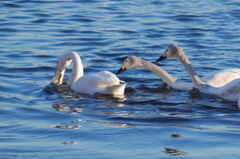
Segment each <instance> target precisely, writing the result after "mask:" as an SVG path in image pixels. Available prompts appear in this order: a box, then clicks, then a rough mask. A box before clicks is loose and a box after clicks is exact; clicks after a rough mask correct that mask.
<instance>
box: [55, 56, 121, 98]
mask: <svg viewBox="0 0 240 159" xmlns="http://www.w3.org/2000/svg"><path fill="white" fill-rule="evenodd" d="M71 62H73V69H72V73H71V76H70V78H69V79H68V81H67V85H69V86H71V89H72V90H73V91H75V92H78V93H84V94H90V95H92V94H95V93H102V94H114V95H123V94H124V90H125V87H126V83H125V82H124V81H120V80H119V79H118V77H117V76H116V75H114V74H113V73H111V72H108V71H101V72H98V73H96V74H94V75H83V74H84V72H83V66H82V62H81V59H80V57H79V55H78V54H77V53H76V52H70V53H67V54H64V55H62V56H60V57H59V59H58V62H57V66H56V73H55V75H54V77H53V78H52V83H54V84H62V83H63V78H64V74H65V70H66V68H67V67H68V66H69V65H70V63H71Z"/></svg>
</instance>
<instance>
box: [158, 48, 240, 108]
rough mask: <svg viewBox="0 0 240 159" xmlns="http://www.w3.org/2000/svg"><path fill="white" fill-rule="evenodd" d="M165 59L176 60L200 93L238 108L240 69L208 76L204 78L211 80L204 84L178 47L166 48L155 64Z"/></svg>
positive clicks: (239, 99)
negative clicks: (236, 104)
mask: <svg viewBox="0 0 240 159" xmlns="http://www.w3.org/2000/svg"><path fill="white" fill-rule="evenodd" d="M166 58H176V59H178V60H179V61H180V62H181V63H182V65H183V66H184V67H185V69H186V71H187V72H188V74H189V76H190V78H191V80H192V82H193V85H194V87H195V88H197V89H199V90H200V92H202V93H205V94H212V95H216V96H218V97H221V98H223V99H225V100H228V101H232V102H238V106H239V108H240V69H238V68H236V69H227V70H223V71H220V72H218V73H216V74H210V75H209V77H206V78H210V77H211V79H210V80H209V81H207V82H206V81H204V80H202V79H200V77H199V76H198V75H197V73H196V72H195V70H194V68H193V67H192V65H191V63H190V61H189V60H188V58H187V56H186V55H185V53H184V51H183V50H182V48H180V47H179V46H176V45H172V46H170V47H168V49H167V50H166V51H165V52H164V53H163V55H162V56H161V57H160V58H159V59H158V60H157V62H158V61H162V60H164V59H166Z"/></svg>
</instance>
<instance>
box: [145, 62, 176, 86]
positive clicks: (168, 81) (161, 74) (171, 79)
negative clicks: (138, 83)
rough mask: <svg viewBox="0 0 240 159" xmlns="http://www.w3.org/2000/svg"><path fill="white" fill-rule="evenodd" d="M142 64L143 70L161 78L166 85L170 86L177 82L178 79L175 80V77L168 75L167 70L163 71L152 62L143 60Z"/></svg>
mask: <svg viewBox="0 0 240 159" xmlns="http://www.w3.org/2000/svg"><path fill="white" fill-rule="evenodd" d="M141 64H142V67H143V68H145V69H147V70H149V71H151V72H153V73H154V74H156V75H157V76H158V77H160V78H161V79H162V80H163V82H164V83H166V84H168V85H170V86H171V85H172V84H173V83H174V82H175V81H176V80H177V79H176V78H174V77H173V76H171V75H170V74H168V73H167V72H166V71H165V70H163V69H162V68H161V67H159V66H157V65H155V64H153V63H151V62H148V61H145V60H141Z"/></svg>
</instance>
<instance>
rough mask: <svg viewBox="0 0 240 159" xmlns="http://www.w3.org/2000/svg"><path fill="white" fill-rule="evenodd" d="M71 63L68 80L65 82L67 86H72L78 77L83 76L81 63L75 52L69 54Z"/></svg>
mask: <svg viewBox="0 0 240 159" xmlns="http://www.w3.org/2000/svg"><path fill="white" fill-rule="evenodd" d="M70 55H71V57H72V61H73V68H72V73H71V76H70V78H69V79H68V81H67V84H68V85H72V84H73V83H74V82H75V81H76V80H77V79H78V78H79V77H81V76H83V74H84V73H83V66H82V61H81V59H80V57H79V55H78V54H77V53H76V52H72V53H71V54H70Z"/></svg>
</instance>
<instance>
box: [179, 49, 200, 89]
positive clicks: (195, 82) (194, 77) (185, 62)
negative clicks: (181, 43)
mask: <svg viewBox="0 0 240 159" xmlns="http://www.w3.org/2000/svg"><path fill="white" fill-rule="evenodd" d="M178 51H179V56H178V57H177V59H178V60H179V61H180V62H181V63H182V65H183V66H184V67H185V69H186V71H187V72H188V74H189V76H190V78H191V80H192V82H193V85H194V87H195V88H198V87H199V85H200V84H204V82H202V80H201V79H200V78H199V76H198V75H197V73H196V71H195V70H194V68H193V67H192V65H191V63H190V61H189V60H188V58H187V56H186V55H185V53H184V52H183V50H178Z"/></svg>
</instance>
